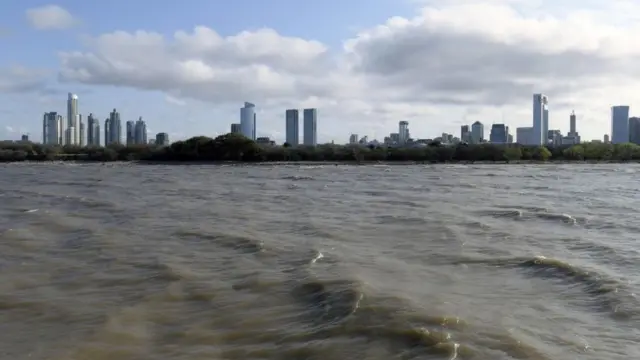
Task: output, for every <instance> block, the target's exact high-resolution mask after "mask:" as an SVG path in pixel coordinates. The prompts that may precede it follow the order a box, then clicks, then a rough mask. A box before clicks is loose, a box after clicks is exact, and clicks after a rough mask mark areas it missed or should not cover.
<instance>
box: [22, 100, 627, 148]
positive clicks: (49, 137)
mask: <svg viewBox="0 0 640 360" xmlns="http://www.w3.org/2000/svg"><path fill="white" fill-rule="evenodd" d="M532 110H533V111H532V116H533V119H532V120H533V121H532V124H531V125H532V126H530V127H519V128H517V129H516V141H517V142H518V143H519V144H522V145H552V146H561V145H573V144H579V143H580V142H581V139H580V134H579V133H578V131H577V127H576V114H575V112H573V111H572V112H571V114H570V115H569V132H568V133H567V134H562V132H561V131H560V130H554V129H549V98H548V97H547V96H546V95H544V94H533V109H532ZM284 115H285V134H286V140H285V141H286V143H288V144H289V145H290V146H299V145H304V146H316V145H317V134H318V133H317V118H318V111H317V109H315V108H310V109H303V110H302V117H303V134H302V143H300V121H299V117H300V111H299V110H298V109H288V110H286V111H285V114H284ZM86 120H87V125H86V126H85V123H84V122H83V118H82V115H81V114H80V113H79V110H78V96H77V95H75V94H72V93H69V96H68V99H67V113H66V117H65V116H63V115H61V114H58V113H57V112H55V111H53V112H48V113H45V114H44V118H43V122H42V139H43V143H44V144H51V145H76V146H86V145H93V146H100V145H111V144H123V141H122V128H121V121H120V113H119V112H118V111H117V110H116V109H113V111H112V112H111V113H110V114H109V117H108V118H107V119H105V120H104V128H103V132H102V133H101V126H100V120H99V119H98V118H97V117H95V116H94V115H93V114H89V115H88V116H87V119H86ZM231 133H239V134H242V135H244V136H246V137H247V138H249V139H251V140H254V141H256V142H257V143H259V144H263V145H274V144H275V142H274V141H272V140H271V139H270V138H269V137H257V133H256V106H255V104H253V103H250V102H245V103H244V106H243V107H242V108H240V122H239V123H232V124H231ZM22 140H23V141H28V137H27V135H24V136H23V139H22ZM432 142H439V143H441V144H444V145H453V144H458V143H469V144H480V143H493V144H510V143H513V142H514V137H513V135H512V134H511V133H510V131H509V126H507V125H506V124H502V123H500V124H492V125H491V129H490V132H489V137H488V139H487V138H486V136H485V128H484V124H482V123H481V122H479V121H476V122H474V123H472V124H471V125H462V126H461V129H460V137H456V136H454V135H452V134H448V133H442V135H441V136H439V137H436V138H434V139H414V138H412V137H411V134H410V132H409V122H408V121H405V120H403V121H400V122H399V123H398V130H397V132H393V133H390V134H389V136H386V137H385V138H384V140H383V142H382V143H380V142H378V141H377V140H372V141H370V140H369V138H368V136H362V137H360V136H359V135H358V134H351V135H350V137H349V144H354V145H374V146H379V145H384V146H426V145H428V144H430V143H432ZM604 142H605V143H608V142H611V143H614V144H615V143H626V142H632V143H636V144H640V117H629V106H626V105H620V106H613V107H612V108H611V140H610V141H609V135H604ZM149 143H155V144H158V145H168V144H169V135H168V134H167V133H158V134H157V135H156V137H155V139H147V125H146V123H145V121H144V120H142V117H140V118H138V120H137V121H127V122H126V127H125V144H126V145H127V146H131V145H136V144H149Z"/></svg>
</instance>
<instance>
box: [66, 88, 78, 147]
mask: <svg viewBox="0 0 640 360" xmlns="http://www.w3.org/2000/svg"><path fill="white" fill-rule="evenodd" d="M71 127H73V130H74V133H73V136H72V137H68V136H67V139H71V138H72V139H73V143H72V144H68V145H78V142H79V141H80V116H79V113H78V95H76V94H72V93H69V94H67V128H71Z"/></svg>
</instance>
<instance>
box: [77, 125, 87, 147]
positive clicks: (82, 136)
mask: <svg viewBox="0 0 640 360" xmlns="http://www.w3.org/2000/svg"><path fill="white" fill-rule="evenodd" d="M85 130H86V129H85V127H84V122H82V118H80V140H79V141H78V145H80V146H87V142H86V137H87V135H86V134H87V133H86V131H85Z"/></svg>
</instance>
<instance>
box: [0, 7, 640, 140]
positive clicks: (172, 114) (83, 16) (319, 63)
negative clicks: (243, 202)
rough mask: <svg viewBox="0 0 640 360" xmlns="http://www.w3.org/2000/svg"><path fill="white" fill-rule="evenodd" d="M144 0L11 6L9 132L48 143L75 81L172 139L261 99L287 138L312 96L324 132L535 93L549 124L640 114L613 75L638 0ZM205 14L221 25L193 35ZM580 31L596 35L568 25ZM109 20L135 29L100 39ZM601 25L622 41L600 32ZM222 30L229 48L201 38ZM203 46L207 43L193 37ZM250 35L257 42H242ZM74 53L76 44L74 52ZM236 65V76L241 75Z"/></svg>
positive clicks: (485, 106)
mask: <svg viewBox="0 0 640 360" xmlns="http://www.w3.org/2000/svg"><path fill="white" fill-rule="evenodd" d="M148 4H149V3H148V2H142V1H121V0H116V1H111V2H87V1H77V0H61V1H57V2H55V3H50V2H43V1H34V0H26V1H6V2H3V3H2V4H1V5H0V46H1V47H2V49H3V51H1V52H0V91H2V92H0V115H1V116H0V138H3V139H11V138H18V137H19V136H20V134H21V133H23V132H28V133H30V134H31V137H32V138H33V139H35V140H40V138H41V130H40V129H41V119H42V113H44V112H45V111H59V112H63V111H64V109H65V99H66V93H67V92H74V93H77V94H78V96H79V98H80V100H79V104H80V112H81V113H82V114H83V115H84V116H86V115H87V114H88V113H94V114H96V115H98V116H99V117H101V118H105V117H107V115H108V113H109V111H110V110H111V109H113V108H117V109H118V110H119V111H120V112H121V114H122V117H123V118H124V119H126V120H133V119H137V118H138V116H142V117H143V118H144V119H145V120H146V121H147V124H148V128H149V129H150V131H151V132H154V133H155V132H159V131H167V132H169V133H170V134H171V137H172V138H173V139H172V140H176V139H179V138H185V137H188V136H192V135H199V134H204V135H209V136H215V135H216V134H220V133H224V132H227V131H228V128H229V124H230V123H231V122H237V121H238V117H239V108H240V107H241V106H242V103H243V102H244V101H252V102H255V103H256V104H257V106H258V109H259V110H258V111H259V112H258V134H259V135H266V136H271V137H274V138H276V140H280V141H281V140H282V136H283V133H284V110H285V109H286V108H287V107H300V108H301V107H303V106H305V107H306V106H314V107H318V109H319V118H318V131H319V135H320V136H319V137H320V139H319V140H320V141H331V140H335V141H337V142H344V141H346V139H347V138H348V136H349V134H350V133H352V132H355V133H358V134H361V135H369V138H373V137H376V138H380V139H381V138H382V137H383V136H385V135H386V134H388V133H389V132H393V131H394V130H395V127H397V122H398V121H399V120H409V121H410V128H411V129H412V134H413V135H414V136H416V137H421V138H427V137H434V136H437V135H439V134H440V133H442V132H450V133H454V134H457V133H458V132H459V126H460V125H462V124H465V123H469V122H473V121H475V120H480V121H482V122H484V123H485V124H486V126H487V127H488V126H490V125H491V123H494V122H502V121H504V122H506V123H508V125H510V126H511V128H515V127H516V126H528V125H529V123H530V116H531V115H530V113H531V110H530V109H531V105H530V104H531V94H532V93H533V92H543V93H546V94H548V95H549V96H550V99H551V100H550V103H551V114H552V115H551V127H552V128H560V129H561V130H563V131H567V130H568V129H567V126H568V114H569V112H570V110H571V109H573V108H576V112H577V113H578V119H579V127H581V129H580V130H581V132H582V134H583V137H585V136H586V137H588V138H601V137H602V135H603V134H604V133H606V132H608V128H609V124H608V119H607V112H608V108H609V106H610V105H614V104H623V103H624V104H629V105H631V106H632V113H633V102H634V101H637V100H636V99H635V98H634V95H633V94H634V92H635V91H636V90H637V89H636V88H635V87H634V85H633V84H626V83H625V84H624V86H623V87H621V86H620V83H619V81H618V82H616V80H615V79H617V78H618V77H620V76H621V72H622V71H635V68H633V66H632V65H629V64H627V63H624V64H622V63H621V60H620V59H623V58H628V59H630V60H631V59H635V57H636V56H637V55H638V54H637V52H635V51H633V50H630V49H629V46H626V47H625V46H624V45H625V44H624V41H625V39H627V38H629V36H631V35H629V34H632V33H633V31H635V30H634V29H632V27H633V26H635V24H636V23H637V16H638V15H639V14H640V13H639V12H638V11H637V9H638V8H637V6H635V4H634V3H633V2H628V1H615V0H613V1H609V2H604V1H597V0H591V1H586V2H575V1H565V2H562V3H558V2H547V1H530V2H522V1H517V0H491V1H484V2H483V1H456V0H438V1H436V0H433V1H392V0H367V1H365V0H349V1H336V0H327V1H321V2H320V1H306V2H301V1H292V0H273V1H258V0H237V1H233V2H227V1H204V0H190V1H183V2H175V1H156V2H154V4H155V6H154V7H152V8H150V7H149V5H148ZM50 5H55V6H57V7H58V8H59V9H63V10H66V11H67V12H68V15H69V16H70V17H69V18H65V19H61V18H59V17H58V18H55V17H54V18H53V20H51V19H52V18H46V16H52V14H51V13H41V17H40V18H39V21H41V22H42V21H44V22H45V23H41V24H40V27H41V28H40V29H37V27H38V24H36V23H34V21H35V20H34V19H33V18H29V16H28V11H29V9H31V10H34V9H38V8H40V9H42V7H45V6H50ZM54 15H55V14H54ZM600 17H604V18H606V21H607V22H606V23H603V22H602V21H605V20H601V19H600ZM47 21H48V22H47ZM52 21H53V22H52ZM56 21H57V23H56ZM62 23H64V24H62ZM43 24H44V25H43ZM474 24H475V25H474ZM563 24H564V25H566V26H567V27H566V28H563ZM46 25H48V26H46ZM480 25H482V26H480ZM196 26H203V27H205V28H206V29H208V30H211V31H214V32H213V33H207V34H208V35H207V34H205V35H206V36H208V37H206V36H205V35H203V36H201V37H196V36H195V35H194V34H191V33H193V32H194V28H195V27H196ZM474 26H477V28H474ZM42 27H44V28H42ZM580 27H584V28H585V29H596V30H598V31H593V32H589V33H585V32H584V31H583V32H579V31H577V30H571V29H576V28H580ZM264 29H272V30H273V31H275V34H276V35H275V36H272V35H273V34H272V33H265V32H264V31H263V30H264ZM139 30H142V31H146V32H152V33H155V34H156V35H157V36H158V38H155V39H156V40H154V42H153V43H152V44H151V45H149V44H148V43H147V44H146V45H145V44H144V41H149V37H148V36H147V37H145V36H144V35H145V34H142V33H138V34H136V31H139ZM176 31H184V32H186V33H187V35H193V37H189V39H190V41H191V43H188V42H187V41H186V40H184V39H183V38H179V37H174V34H175V33H176ZM114 32H118V33H117V34H120V35H122V34H124V33H123V32H126V33H130V34H132V35H131V37H125V36H111V37H101V36H103V35H104V34H109V33H114ZM243 32H246V33H244V34H245V35H246V36H240V37H239V38H242V39H246V42H243V41H240V40H237V38H227V37H233V36H235V35H237V34H242V33H243ZM216 33H217V35H215V34H216ZM212 34H213V35H212ZM247 34H248V35H247ZM270 34H271V35H270ZM602 34H611V36H612V37H613V38H615V42H614V43H607V42H606V41H603V36H604V35H602ZM614 35H615V36H614ZM627 35H629V36H627ZM154 36H155V35H154ZM216 36H219V37H220V39H222V40H215V41H218V42H219V43H220V44H222V45H219V46H218V47H217V48H216V49H215V50H211V48H206V46H205V45H206V44H208V41H213V40H211V39H214V38H215V37H216ZM545 36H546V39H548V38H553V39H558V38H560V40H559V41H557V43H555V44H554V47H555V48H554V49H553V51H551V52H550V51H547V50H548V49H546V50H545V49H541V48H540V46H539V45H540V44H541V43H544V41H545ZM287 38H288V39H294V40H296V41H297V42H291V41H289V42H287V41H285V40H286V39H287ZM157 39H160V40H157ZM234 39H235V40H234ZM282 39H285V40H282ZM194 42H195V43H197V44H199V45H202V46H199V47H198V48H197V49H196V48H194V47H193V46H194V45H193V44H194ZM223 42H224V44H223ZM249 43H250V44H252V45H251V46H252V47H254V48H256V49H257V50H256V51H255V54H252V50H247V49H246V46H248V45H246V44H249ZM138 44H140V45H138ZM188 44H191V45H190V46H191V47H187V45H188ZM458 44H459V45H458ZM593 44H597V45H593ZM523 45H527V47H526V48H525V50H523V47H522V46H523ZM577 46H578V47H580V48H579V49H580V51H578V54H577V55H576V47H577ZM258 48H259V49H258ZM612 48H613V50H611V49H612ZM450 49H456V50H455V51H453V50H450ZM584 49H588V50H589V51H583V50H584ZM625 49H626V50H625ZM491 51H493V52H491ZM523 51H524V52H526V55H527V56H523V55H522V54H523ZM73 52H80V53H77V54H75V55H76V56H74V57H71V56H70V55H71V54H72V53H73ZM138 52H139V54H138ZM63 53H66V55H64V54H63ZM605 53H606V54H608V55H606V56H604V57H603V55H602V54H605ZM232 56H237V59H236V58H233V59H231V57H232ZM448 56H453V58H451V59H449V58H447V57H448ZM511 56H513V59H514V60H513V61H507V60H506V59H509V58H510V57H511ZM96 59H97V60H96ZM478 59H482V60H481V61H480V60H478ZM527 59H532V60H533V59H535V60H536V61H535V63H532V64H528V63H526V62H527V61H528V60H527ZM479 61H480V62H479ZM605 61H606V62H605ZM234 62H237V64H238V65H237V66H229V64H231V65H233V64H235V63H234ZM165 64H166V65H165ZM194 64H196V65H194ZM393 64H395V65H393ZM572 64H573V65H572ZM576 65H577V66H576ZM194 66H195V67H194ZM205 66H206V67H205ZM625 66H629V68H626V67H625ZM303 67H304V71H302V68H303ZM163 69H166V72H165V71H163ZM616 69H617V70H616ZM152 70H153V71H156V73H153V72H152ZM142 73H144V76H142V75H140V77H138V76H137V75H138V74H142ZM234 73H238V74H241V75H239V76H238V78H237V82H235V83H234V80H233V79H234V77H233V76H232V75H229V74H234ZM251 74H253V75H251ZM541 74H542V75H541ZM589 74H591V76H587V75H589ZM569 75H571V77H569ZM563 76H566V77H567V78H566V79H565V78H563ZM3 77H4V79H5V80H2V79H3ZM543 77H544V79H543ZM3 81H4V86H3ZM25 84H26V85H25ZM27 85H29V86H27ZM25 87H26V88H25ZM16 89H20V91H18V90H16ZM611 89H614V91H613V92H612V91H611ZM603 97H604V99H603ZM593 99H595V100H593ZM554 100H556V101H555V102H554ZM554 105H555V106H554ZM565 118H566V119H565ZM565 123H566V124H565ZM487 132H488V129H487Z"/></svg>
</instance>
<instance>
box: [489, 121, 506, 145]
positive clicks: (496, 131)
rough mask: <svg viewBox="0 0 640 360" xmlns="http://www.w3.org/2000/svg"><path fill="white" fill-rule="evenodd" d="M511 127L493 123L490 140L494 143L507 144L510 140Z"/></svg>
mask: <svg viewBox="0 0 640 360" xmlns="http://www.w3.org/2000/svg"><path fill="white" fill-rule="evenodd" d="M508 135H509V128H508V127H507V126H505V125H504V124H493V125H491V133H490V134H489V141H490V142H491V143H493V144H506V143H507V142H508V141H507V140H508V139H507V138H508Z"/></svg>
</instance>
